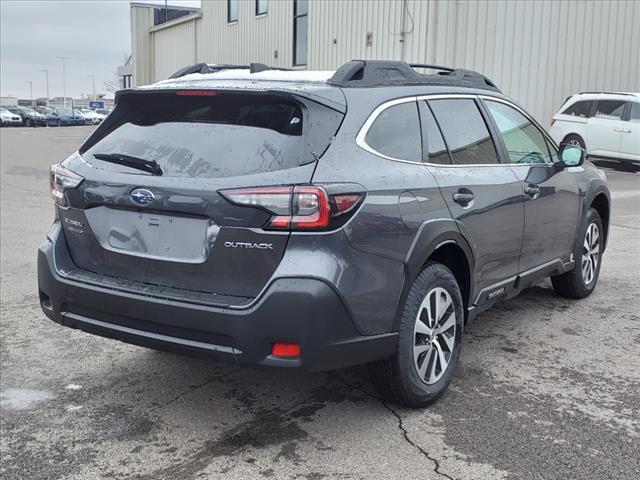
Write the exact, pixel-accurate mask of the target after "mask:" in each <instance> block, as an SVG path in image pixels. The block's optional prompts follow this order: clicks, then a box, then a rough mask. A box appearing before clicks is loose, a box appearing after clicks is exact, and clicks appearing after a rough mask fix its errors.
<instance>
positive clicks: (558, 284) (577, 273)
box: [551, 208, 604, 298]
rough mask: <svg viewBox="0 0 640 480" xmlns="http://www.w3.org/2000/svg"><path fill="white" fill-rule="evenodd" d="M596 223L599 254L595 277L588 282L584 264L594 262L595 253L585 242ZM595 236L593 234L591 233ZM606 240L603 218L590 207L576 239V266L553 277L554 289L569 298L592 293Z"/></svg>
mask: <svg viewBox="0 0 640 480" xmlns="http://www.w3.org/2000/svg"><path fill="white" fill-rule="evenodd" d="M592 224H593V225H595V226H596V228H597V231H598V238H599V241H598V245H599V249H598V255H597V261H596V265H595V268H594V269H593V277H592V279H591V280H590V281H588V282H587V280H588V279H589V277H588V276H587V279H585V273H584V272H583V265H585V262H592V260H591V258H593V255H590V254H588V253H587V250H586V248H585V242H586V241H587V238H586V237H587V231H588V230H589V228H590V227H591V225H592ZM591 236H592V237H593V235H591ZM603 241H604V230H603V228H602V219H601V218H600V215H599V214H598V212H597V211H596V210H595V209H593V208H589V210H587V213H586V215H585V216H584V218H583V220H582V223H581V225H580V228H579V229H578V237H577V241H576V247H575V250H574V252H573V258H574V260H575V266H574V267H573V270H571V271H569V272H567V273H564V274H562V275H558V276H555V277H551V284H552V285H553V289H554V290H555V291H556V292H557V293H558V294H559V295H561V296H563V297H567V298H584V297H588V296H589V295H591V292H593V290H594V289H595V288H596V284H597V283H598V277H599V275H600V266H601V265H602V246H603ZM592 250H593V249H592Z"/></svg>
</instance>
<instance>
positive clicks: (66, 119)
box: [47, 108, 86, 127]
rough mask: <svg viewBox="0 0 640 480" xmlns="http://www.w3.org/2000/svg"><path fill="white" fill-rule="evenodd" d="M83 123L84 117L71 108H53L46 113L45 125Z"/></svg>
mask: <svg viewBox="0 0 640 480" xmlns="http://www.w3.org/2000/svg"><path fill="white" fill-rule="evenodd" d="M85 124H86V119H85V117H84V116H83V115H81V114H80V113H78V112H77V111H75V110H73V109H71V108H54V109H53V110H52V111H51V112H49V114H48V115H47V125H49V126H50V127H63V126H70V125H85Z"/></svg>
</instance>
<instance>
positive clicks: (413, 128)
mask: <svg viewBox="0 0 640 480" xmlns="http://www.w3.org/2000/svg"><path fill="white" fill-rule="evenodd" d="M365 142H366V143H367V145H369V147H371V148H373V149H374V150H375V151H376V152H379V153H381V154H383V155H386V156H387V157H391V158H395V159H398V160H413V161H415V162H420V161H422V138H421V133H420V119H419V117H418V105H417V104H416V102H407V103H400V104H398V105H393V106H392V107H389V108H387V109H386V110H384V111H383V112H382V113H381V114H380V115H378V117H377V118H376V119H375V121H374V122H373V124H372V125H371V127H370V128H369V131H367V135H366V137H365Z"/></svg>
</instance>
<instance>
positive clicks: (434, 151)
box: [421, 102, 451, 165]
mask: <svg viewBox="0 0 640 480" xmlns="http://www.w3.org/2000/svg"><path fill="white" fill-rule="evenodd" d="M422 112H423V115H422V117H421V120H422V125H423V127H424V131H425V133H426V139H425V140H426V142H425V143H426V145H427V148H426V149H425V150H426V151H425V159H424V160H425V162H429V163H435V164H440V165H450V164H451V159H450V158H449V152H448V151H447V146H446V145H445V143H444V139H443V138H442V133H441V132H440V128H439V127H438V124H437V123H436V119H435V118H434V116H433V113H432V112H431V109H430V108H429V105H428V104H427V102H425V108H424V109H423V110H422Z"/></svg>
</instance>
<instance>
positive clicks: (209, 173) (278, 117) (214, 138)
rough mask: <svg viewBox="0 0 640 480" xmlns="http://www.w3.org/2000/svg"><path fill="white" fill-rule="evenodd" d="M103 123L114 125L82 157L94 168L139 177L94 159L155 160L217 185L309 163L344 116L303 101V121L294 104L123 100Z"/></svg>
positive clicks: (233, 98) (227, 98)
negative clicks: (218, 181)
mask: <svg viewBox="0 0 640 480" xmlns="http://www.w3.org/2000/svg"><path fill="white" fill-rule="evenodd" d="M109 118H110V122H109V123H111V122H115V126H113V127H112V126H107V127H105V126H104V124H103V125H102V126H101V127H99V128H98V131H97V132H96V133H98V134H99V136H98V139H97V140H96V139H94V138H92V139H91V142H92V144H86V145H83V146H82V148H81V150H80V152H81V154H82V156H83V158H84V159H85V161H87V162H90V163H92V164H93V165H94V166H96V167H98V168H102V169H107V170H117V171H125V172H128V173H136V174H141V172H140V171H139V170H132V169H129V168H128V167H123V166H121V165H116V164H113V163H108V162H104V161H101V160H97V159H95V158H94V157H93V154H95V153H119V154H126V155H130V156H134V157H141V158H144V159H147V160H155V161H156V162H158V164H159V165H160V167H161V168H162V170H163V172H164V176H172V177H194V178H199V177H205V178H219V177H230V176H236V175H248V174H252V173H261V172H271V171H276V170H284V169H287V168H292V167H296V166H299V165H303V164H305V163H310V162H313V161H314V160H315V159H316V158H317V156H318V155H322V153H323V152H324V150H325V149H326V148H327V146H328V145H329V142H330V141H331V138H332V137H333V136H334V135H335V133H336V130H337V128H338V126H339V125H340V121H341V120H342V115H341V114H339V113H337V112H335V111H334V110H331V109H329V108H326V107H323V106H321V105H319V104H317V103H315V102H308V103H307V104H306V108H305V112H304V114H303V109H302V107H301V106H300V105H299V104H298V103H296V102H293V101H289V100H287V99H286V98H281V97H280V98H279V97H272V96H269V95H233V94H230V95H220V96H213V97H210V96H178V95H175V94H167V93H162V94H155V95H148V94H147V95H129V96H126V95H125V96H123V97H121V99H120V101H119V103H118V106H117V108H116V109H115V110H114V111H113V112H112V113H111V115H110V116H109ZM309 119H312V120H311V123H313V129H310V127H309V125H310V124H311V123H310V122H309V121H308V120H309ZM112 130H113V131H112Z"/></svg>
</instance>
